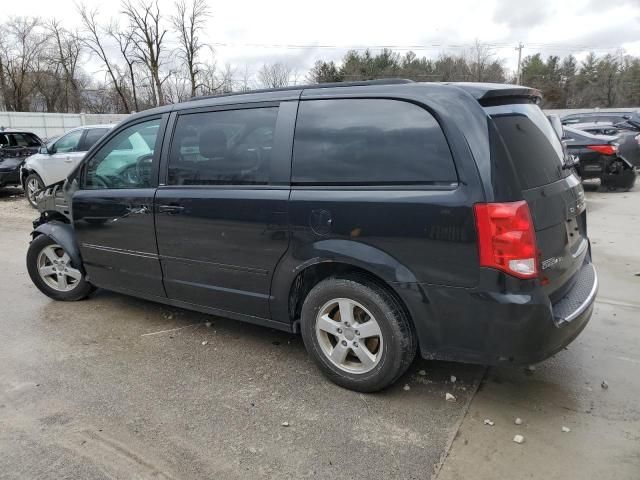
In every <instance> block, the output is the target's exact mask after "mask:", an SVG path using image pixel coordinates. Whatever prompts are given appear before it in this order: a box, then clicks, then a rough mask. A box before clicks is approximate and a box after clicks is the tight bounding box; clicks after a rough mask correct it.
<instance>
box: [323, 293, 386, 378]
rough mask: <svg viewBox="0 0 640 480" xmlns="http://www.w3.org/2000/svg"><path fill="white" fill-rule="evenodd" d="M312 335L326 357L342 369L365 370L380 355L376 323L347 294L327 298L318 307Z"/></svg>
mask: <svg viewBox="0 0 640 480" xmlns="http://www.w3.org/2000/svg"><path fill="white" fill-rule="evenodd" d="M316 338H317V340H318V344H319V345H320V349H321V350H322V353H324V355H325V356H326V358H327V359H328V360H329V361H330V362H331V363H332V364H333V365H335V366H336V367H338V368H339V369H340V370H343V371H345V372H349V373H356V374H362V373H367V372H369V371H371V370H372V369H373V368H375V367H376V365H378V363H379V362H380V359H381V358H382V352H383V338H382V331H381V329H380V325H379V324H378V322H377V321H376V319H375V317H374V316H373V315H372V314H371V313H370V312H369V311H368V310H367V309H366V308H365V307H364V306H363V305H361V304H360V303H358V302H356V301H355V300H351V299H349V298H336V299H333V300H330V301H329V302H327V303H325V304H324V305H323V306H322V308H320V310H319V311H318V316H317V318H316Z"/></svg>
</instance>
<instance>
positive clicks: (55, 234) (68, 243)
mask: <svg viewBox="0 0 640 480" xmlns="http://www.w3.org/2000/svg"><path fill="white" fill-rule="evenodd" d="M40 235H46V236H47V237H49V238H51V239H52V240H53V241H54V242H56V243H57V244H58V245H60V246H61V247H62V248H63V249H64V250H65V252H67V253H68V254H69V257H70V258H71V264H72V265H73V266H74V267H75V268H78V269H80V271H81V272H82V273H83V274H84V273H86V272H85V270H84V267H83V265H82V256H81V255H80V247H79V246H78V242H77V241H76V238H75V235H74V232H73V227H72V226H71V224H69V223H64V222H62V221H60V220H51V221H49V222H47V223H43V224H41V225H38V226H37V227H36V228H35V230H33V231H32V232H31V238H32V239H35V238H36V237H38V236H40Z"/></svg>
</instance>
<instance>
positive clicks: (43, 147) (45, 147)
mask: <svg viewBox="0 0 640 480" xmlns="http://www.w3.org/2000/svg"><path fill="white" fill-rule="evenodd" d="M38 153H42V154H43V155H51V152H50V151H49V149H48V148H47V146H46V145H43V146H41V147H40V150H38Z"/></svg>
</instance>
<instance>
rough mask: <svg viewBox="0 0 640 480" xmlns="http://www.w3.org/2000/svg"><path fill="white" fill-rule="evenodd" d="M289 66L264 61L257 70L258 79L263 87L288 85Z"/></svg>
mask: <svg viewBox="0 0 640 480" xmlns="http://www.w3.org/2000/svg"><path fill="white" fill-rule="evenodd" d="M290 75H291V68H290V67H289V66H288V65H285V64H284V63H280V62H278V63H272V64H268V63H265V64H264V65H262V67H261V68H260V70H258V81H259V82H260V84H261V85H262V86H263V87H264V88H280V87H286V86H288V85H289V76H290Z"/></svg>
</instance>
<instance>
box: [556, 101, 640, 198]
mask: <svg viewBox="0 0 640 480" xmlns="http://www.w3.org/2000/svg"><path fill="white" fill-rule="evenodd" d="M561 121H562V125H563V128H562V130H563V138H562V139H563V143H564V144H565V145H566V147H567V152H568V154H569V155H572V156H573V157H574V159H575V160H576V161H575V163H574V166H575V169H576V171H577V172H578V174H579V175H580V177H581V178H582V179H590V178H599V179H600V181H601V184H602V186H603V187H605V188H608V189H610V190H614V189H618V188H621V189H629V188H631V187H633V185H634V183H635V179H636V172H635V168H637V167H640V113H639V112H638V111H620V112H590V113H576V114H572V115H567V116H565V117H563V118H562V120H561Z"/></svg>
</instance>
